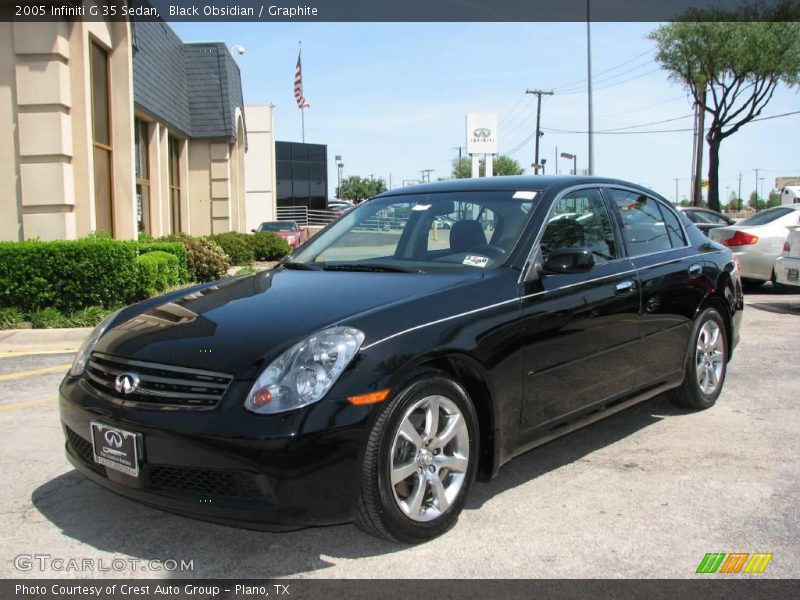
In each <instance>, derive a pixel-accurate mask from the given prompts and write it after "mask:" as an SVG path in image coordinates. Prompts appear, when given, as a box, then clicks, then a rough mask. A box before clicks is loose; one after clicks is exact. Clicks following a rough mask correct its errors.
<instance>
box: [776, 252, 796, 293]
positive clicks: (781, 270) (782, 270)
mask: <svg viewBox="0 0 800 600" xmlns="http://www.w3.org/2000/svg"><path fill="white" fill-rule="evenodd" d="M791 269H794V279H789V271H790V270H791ZM798 272H800V258H793V257H791V256H779V257H778V258H777V259H776V260H775V282H776V283H780V284H781V285H786V286H793V287H800V281H799V280H798V278H797V273H798Z"/></svg>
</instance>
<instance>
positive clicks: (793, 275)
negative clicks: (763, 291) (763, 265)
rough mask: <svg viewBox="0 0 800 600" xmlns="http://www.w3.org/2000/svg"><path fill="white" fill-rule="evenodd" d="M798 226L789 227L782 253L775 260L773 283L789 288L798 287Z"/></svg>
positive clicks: (799, 257) (799, 228)
mask: <svg viewBox="0 0 800 600" xmlns="http://www.w3.org/2000/svg"><path fill="white" fill-rule="evenodd" d="M798 276H800V225H793V226H790V227H789V235H788V236H787V237H786V241H785V242H784V243H783V253H782V254H781V255H780V256H779V257H778V258H776V259H775V282H776V283H779V284H780V285H786V286H790V287H800V280H798Z"/></svg>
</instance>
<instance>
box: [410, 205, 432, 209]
mask: <svg viewBox="0 0 800 600" xmlns="http://www.w3.org/2000/svg"><path fill="white" fill-rule="evenodd" d="M430 207H431V205H430V204H415V205H414V207H413V208H412V209H411V210H428V209H429V208H430Z"/></svg>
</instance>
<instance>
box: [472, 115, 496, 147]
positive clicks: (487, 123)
mask: <svg viewBox="0 0 800 600" xmlns="http://www.w3.org/2000/svg"><path fill="white" fill-rule="evenodd" d="M467 154H497V115H490V114H482V113H469V114H468V115H467Z"/></svg>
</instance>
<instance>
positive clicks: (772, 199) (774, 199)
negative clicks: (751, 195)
mask: <svg viewBox="0 0 800 600" xmlns="http://www.w3.org/2000/svg"><path fill="white" fill-rule="evenodd" d="M780 205H781V195H780V193H778V192H776V191H775V190H772V191H771V192H770V193H769V198H767V208H772V207H773V206H780Z"/></svg>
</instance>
